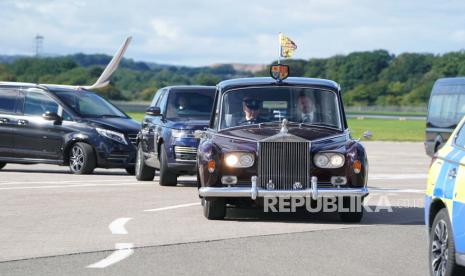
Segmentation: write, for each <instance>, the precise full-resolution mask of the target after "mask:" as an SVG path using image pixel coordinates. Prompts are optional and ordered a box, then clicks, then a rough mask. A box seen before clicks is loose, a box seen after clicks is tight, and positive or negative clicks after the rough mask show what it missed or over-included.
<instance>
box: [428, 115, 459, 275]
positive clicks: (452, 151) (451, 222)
mask: <svg viewBox="0 0 465 276" xmlns="http://www.w3.org/2000/svg"><path fill="white" fill-rule="evenodd" d="M427 185H428V186H427V189H426V197H425V223H426V225H427V226H428V230H429V266H430V272H431V274H432V275H465V272H464V271H465V269H464V266H465V118H464V119H462V120H461V122H460V123H459V124H458V126H457V128H456V129H455V130H454V132H453V133H452V135H451V136H450V138H449V140H448V141H447V143H446V144H445V145H444V146H443V147H442V148H441V149H440V150H439V151H438V152H437V154H436V155H435V156H434V157H433V160H432V163H431V168H430V170H429V174H428V184H427Z"/></svg>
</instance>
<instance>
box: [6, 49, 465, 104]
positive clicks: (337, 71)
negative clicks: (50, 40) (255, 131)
mask: <svg viewBox="0 0 465 276" xmlns="http://www.w3.org/2000/svg"><path fill="white" fill-rule="evenodd" d="M110 59H111V57H110V56H106V55H84V54H76V55H70V56H64V57H48V58H30V57H29V58H19V59H13V60H12V61H11V60H10V61H9V62H3V63H0V80H1V81H21V82H33V83H56V84H70V85H87V84H92V83H93V82H94V81H95V80H96V79H97V78H98V77H99V76H100V74H101V72H102V70H103V68H104V66H105V65H106V64H107V63H108V62H109V60H110ZM284 63H286V64H289V65H290V74H291V76H297V77H313V78H325V79H331V80H334V81H336V82H338V83H339V84H340V85H341V87H342V91H343V98H344V101H345V104H346V105H362V106H364V105H381V106H382V105H401V106H420V105H424V104H426V103H427V101H428V98H429V95H430V92H431V88H432V86H433V84H434V81H435V80H437V79H438V78H441V77H456V76H465V52H464V51H458V52H450V53H446V54H442V55H434V54H429V53H403V54H400V55H397V56H396V55H393V54H391V53H389V52H388V51H385V50H375V51H366V52H353V53H350V54H348V55H336V56H333V57H329V58H312V59H309V60H286V61H285V62H284ZM251 76H268V70H265V71H263V72H257V73H255V74H253V73H251V72H243V71H237V70H235V69H234V68H233V66H232V65H220V66H215V67H183V66H169V65H159V64H154V63H145V62H135V61H133V60H131V59H124V60H123V61H122V63H121V66H120V69H119V70H117V71H116V73H115V75H114V76H113V78H112V83H111V85H110V86H108V87H106V88H104V89H101V90H99V91H97V92H98V93H100V94H102V95H104V96H106V97H108V98H110V99H113V100H130V101H133V100H150V99H151V98H152V97H153V95H154V93H155V92H156V91H157V90H158V89H159V88H161V87H164V86H168V85H179V84H185V85H191V84H198V85H215V84H217V83H218V82H219V81H221V80H225V79H231V78H237V77H251Z"/></svg>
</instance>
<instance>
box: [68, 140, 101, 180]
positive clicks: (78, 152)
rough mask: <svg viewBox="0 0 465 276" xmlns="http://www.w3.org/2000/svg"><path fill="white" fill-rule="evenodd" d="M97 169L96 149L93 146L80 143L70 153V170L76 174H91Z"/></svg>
mask: <svg viewBox="0 0 465 276" xmlns="http://www.w3.org/2000/svg"><path fill="white" fill-rule="evenodd" d="M95 167H96V160H95V154H94V149H93V148H92V146H91V145H89V144H86V143H82V142H78V143H76V144H74V145H73V146H72V147H71V150H70V152H69V168H70V170H71V172H72V173H74V174H91V173H92V172H93V171H94V169H95Z"/></svg>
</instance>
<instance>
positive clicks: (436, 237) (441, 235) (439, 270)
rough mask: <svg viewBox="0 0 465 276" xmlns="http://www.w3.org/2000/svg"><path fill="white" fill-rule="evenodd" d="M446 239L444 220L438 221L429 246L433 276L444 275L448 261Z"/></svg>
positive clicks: (447, 232)
mask: <svg viewBox="0 0 465 276" xmlns="http://www.w3.org/2000/svg"><path fill="white" fill-rule="evenodd" d="M448 239H449V231H448V229H447V224H446V222H445V221H444V220H440V221H439V222H438V223H437V224H436V227H435V228H434V232H433V241H432V244H431V269H432V272H433V275H435V276H442V275H446V270H447V261H448V259H449V247H448Z"/></svg>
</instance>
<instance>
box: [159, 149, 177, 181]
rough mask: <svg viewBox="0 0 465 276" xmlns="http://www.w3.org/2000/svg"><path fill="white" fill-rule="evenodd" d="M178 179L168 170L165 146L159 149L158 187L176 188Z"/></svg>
mask: <svg viewBox="0 0 465 276" xmlns="http://www.w3.org/2000/svg"><path fill="white" fill-rule="evenodd" d="M177 178H178V177H177V176H176V174H174V173H173V172H171V171H170V170H169V168H168V155H167V154H166V150H165V146H164V145H161V147H160V185H161V186H176V185H177V184H178V179H177Z"/></svg>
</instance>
